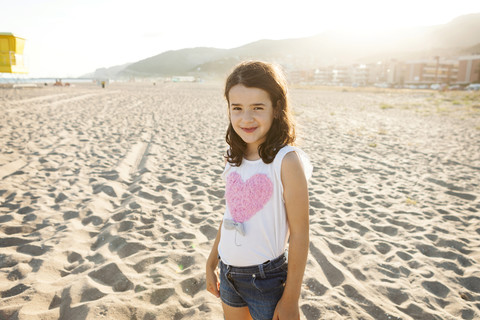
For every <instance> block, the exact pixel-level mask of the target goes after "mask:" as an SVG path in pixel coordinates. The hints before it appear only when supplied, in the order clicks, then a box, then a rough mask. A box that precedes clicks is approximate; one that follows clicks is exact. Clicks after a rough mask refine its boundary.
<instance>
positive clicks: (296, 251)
mask: <svg viewBox="0 0 480 320" xmlns="http://www.w3.org/2000/svg"><path fill="white" fill-rule="evenodd" d="M225 98H226V99H227V102H228V114H229V119H230V124H229V127H228V129H227V135H226V141H227V143H228V145H229V146H230V148H229V150H228V151H227V154H226V166H225V170H224V173H223V177H224V179H225V182H226V187H225V198H226V210H225V214H224V219H223V221H222V223H221V224H220V227H219V229H218V232H217V237H216V239H215V242H214V244H213V247H212V250H211V252H210V255H209V257H208V260H207V266H206V282H207V290H208V291H209V292H211V293H212V294H213V295H215V296H216V297H220V298H221V300H222V307H223V311H224V313H225V318H226V319H227V320H230V319H252V318H253V319H282V320H284V319H295V320H296V319H299V307H298V300H299V297H300V289H301V284H302V279H303V274H304V271H305V264H306V260H307V255H308V246H309V221H308V211H309V209H308V186H307V180H308V178H309V177H310V175H311V172H312V167H311V165H310V162H309V161H308V158H307V156H306V155H305V153H304V152H303V151H302V150H300V149H299V148H296V147H293V146H292V144H293V143H294V141H295V129H294V125H293V122H292V120H291V114H290V109H289V105H288V99H287V86H286V81H285V78H284V76H283V74H282V72H281V71H280V70H279V69H278V68H277V67H275V66H273V65H271V64H268V63H264V62H259V61H252V62H244V63H241V64H240V65H238V66H237V67H236V68H235V69H234V71H233V72H232V73H231V74H230V76H229V77H228V79H227V81H226V85H225ZM288 242H289V252H288V258H287V253H286V248H287V243H288ZM217 266H218V267H219V269H220V275H219V279H218V277H217V274H216V272H215V271H216V268H217Z"/></svg>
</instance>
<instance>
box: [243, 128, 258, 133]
mask: <svg viewBox="0 0 480 320" xmlns="http://www.w3.org/2000/svg"><path fill="white" fill-rule="evenodd" d="M255 129H257V128H256V127H254V128H242V130H243V131H245V132H247V133H252V132H253V131H255Z"/></svg>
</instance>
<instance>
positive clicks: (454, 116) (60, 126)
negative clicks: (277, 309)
mask: <svg viewBox="0 0 480 320" xmlns="http://www.w3.org/2000/svg"><path fill="white" fill-rule="evenodd" d="M222 90H223V84H221V83H219V84H208V83H157V84H156V85H155V86H154V85H153V84H152V83H136V84H119V83H113V84H111V85H110V86H108V87H107V88H106V89H102V88H101V87H98V86H94V85H93V84H91V85H86V84H83V85H76V86H74V87H51V86H50V87H42V88H23V89H6V88H0V114H1V117H0V319H21V320H24V319H32V320H33V319H42V320H50V319H63V320H75V319H115V320H124V319H125V320H127V319H128V320H133V319H138V320H140V319H142V320H152V319H176V320H177V319H223V314H222V310H221V305H220V301H219V300H218V299H216V298H215V297H214V296H213V295H211V294H209V293H208V292H207V291H206V290H205V276H204V267H205V262H206V258H207V257H208V254H209V252H210V248H211V246H212V244H213V239H214V238H215V235H216V230H217V226H218V224H219V223H220V221H221V219H222V215H223V211H224V208H225V202H224V200H223V194H224V184H223V181H222V179H221V177H220V175H221V173H222V171H223V166H224V160H223V158H222V154H223V152H224V151H225V150H226V147H227V146H226V143H225V141H224V135H225V129H226V126H227V116H226V102H225V100H224V99H223V96H222V93H223V91H222ZM290 97H291V99H292V106H293V109H294V112H295V115H296V120H297V123H298V130H297V131H298V137H299V139H298V146H299V147H301V148H302V149H303V150H304V151H305V152H306V153H307V154H308V155H309V156H310V159H311V161H312V164H313V166H314V172H313V176H312V178H311V180H310V182H309V194H310V240H311V242H310V253H309V257H308V261H307V268H306V272H305V277H304V285H303V291H302V295H301V300H300V309H301V314H302V315H301V317H302V319H308V320H313V319H415V320H416V319H438V320H443V319H480V93H478V92H477V93H472V92H445V93H442V92H434V91H409V90H386V89H382V90H380V89H347V88H345V89H342V88H329V89H328V88H292V89H291V91H290Z"/></svg>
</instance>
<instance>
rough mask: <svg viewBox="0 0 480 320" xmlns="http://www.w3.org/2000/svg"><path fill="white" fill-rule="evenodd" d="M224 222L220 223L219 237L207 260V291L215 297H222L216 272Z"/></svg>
mask: <svg viewBox="0 0 480 320" xmlns="http://www.w3.org/2000/svg"><path fill="white" fill-rule="evenodd" d="M222 223H223V221H222V222H220V226H219V227H218V231H217V237H216V238H215V242H214V243H213V247H212V250H211V251H210V255H209V256H208V259H207V265H206V282H207V291H208V292H210V293H211V294H213V295H214V296H215V297H217V298H219V297H220V292H219V291H218V289H219V282H218V278H217V275H216V274H215V270H216V269H217V265H218V243H219V242H220V234H221V231H220V230H222Z"/></svg>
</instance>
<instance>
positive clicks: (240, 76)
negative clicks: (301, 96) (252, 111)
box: [225, 61, 295, 166]
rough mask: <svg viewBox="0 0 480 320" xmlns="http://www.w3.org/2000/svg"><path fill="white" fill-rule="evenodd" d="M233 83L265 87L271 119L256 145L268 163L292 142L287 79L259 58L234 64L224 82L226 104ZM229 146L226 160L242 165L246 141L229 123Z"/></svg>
mask: <svg viewBox="0 0 480 320" xmlns="http://www.w3.org/2000/svg"><path fill="white" fill-rule="evenodd" d="M237 84H241V85H244V86H245V87H249V88H259V89H262V90H265V91H266V92H267V93H268V94H269V96H270V100H271V101H272V106H273V114H274V119H273V123H272V126H271V128H270V130H269V131H268V133H267V137H266V140H265V142H264V143H262V144H261V145H260V146H259V147H258V154H259V155H260V157H261V158H262V160H263V162H265V163H271V162H272V161H273V159H275V156H276V155H277V152H278V151H279V150H280V149H281V148H282V147H284V146H286V145H291V144H293V143H294V142H295V125H294V123H293V120H292V115H291V113H290V109H289V105H288V98H287V81H286V79H285V76H284V74H283V72H282V71H281V70H280V69H279V68H278V67H276V66H274V65H273V64H270V63H266V62H261V61H247V62H242V63H240V64H239V65H237V66H236V67H235V69H234V70H233V72H232V73H231V74H230V75H229V76H228V78H227V81H226V83H225V98H226V99H227V102H228V105H229V106H230V100H229V97H228V95H229V92H230V89H231V88H232V87H234V86H236V85H237ZM225 140H226V141H227V143H228V145H229V146H230V149H229V150H228V151H227V154H226V156H225V157H226V159H227V161H228V162H229V163H231V164H234V165H236V166H240V165H241V164H242V160H243V156H244V154H245V151H246V148H247V144H246V143H245V142H244V141H243V140H242V138H240V136H239V135H238V134H237V133H236V132H235V130H234V129H233V126H232V123H231V122H230V124H229V126H228V129H227V135H226V137H225Z"/></svg>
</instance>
